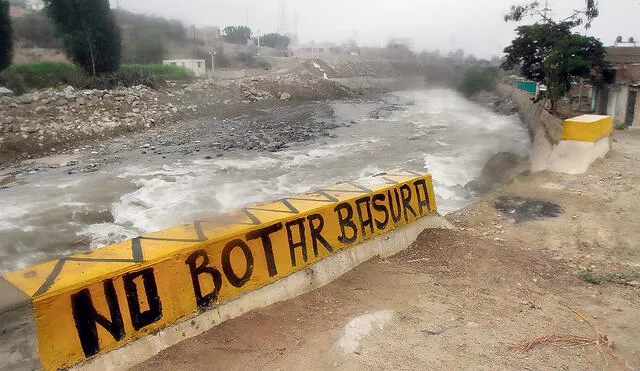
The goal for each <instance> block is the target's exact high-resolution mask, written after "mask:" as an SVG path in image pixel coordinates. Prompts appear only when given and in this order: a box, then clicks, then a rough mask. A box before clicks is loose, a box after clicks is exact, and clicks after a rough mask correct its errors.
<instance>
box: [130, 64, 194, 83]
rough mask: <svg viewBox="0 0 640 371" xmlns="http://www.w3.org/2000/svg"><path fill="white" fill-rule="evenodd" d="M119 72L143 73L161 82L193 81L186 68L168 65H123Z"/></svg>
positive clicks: (190, 73) (190, 72)
mask: <svg viewBox="0 0 640 371" xmlns="http://www.w3.org/2000/svg"><path fill="white" fill-rule="evenodd" d="M120 71H122V72H128V73H134V72H145V73H149V74H151V75H153V76H155V77H156V78H158V79H162V80H185V81H189V80H193V79H194V78H195V74H194V73H193V71H191V70H190V69H188V68H185V67H182V66H174V65H170V64H123V65H122V66H120Z"/></svg>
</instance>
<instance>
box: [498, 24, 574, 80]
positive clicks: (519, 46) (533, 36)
mask: <svg viewBox="0 0 640 371" xmlns="http://www.w3.org/2000/svg"><path fill="white" fill-rule="evenodd" d="M516 33H517V36H516V38H515V39H513V41H511V45H509V46H508V47H506V48H505V49H504V52H505V53H506V58H505V61H504V62H503V63H502V68H503V69H504V70H510V69H512V68H513V67H515V66H516V65H518V64H521V72H522V74H523V75H524V77H526V78H527V79H530V80H533V81H537V82H543V81H545V79H546V77H547V73H546V70H545V67H544V59H545V57H546V56H547V55H548V54H549V53H550V52H551V51H552V50H553V48H554V46H555V45H556V43H557V42H558V41H559V40H561V39H563V38H565V37H569V36H570V35H571V25H570V24H568V23H562V24H559V25H558V24H554V23H545V24H533V25H528V26H520V27H518V28H517V29H516Z"/></svg>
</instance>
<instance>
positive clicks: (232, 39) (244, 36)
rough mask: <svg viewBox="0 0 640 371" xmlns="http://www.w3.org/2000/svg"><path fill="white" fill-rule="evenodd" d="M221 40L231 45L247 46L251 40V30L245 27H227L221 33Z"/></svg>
mask: <svg viewBox="0 0 640 371" xmlns="http://www.w3.org/2000/svg"><path fill="white" fill-rule="evenodd" d="M222 38H223V39H224V41H226V42H228V43H231V44H238V45H247V42H249V39H250V38H251V29H250V28H249V27H247V26H228V27H225V29H224V30H223V31H222Z"/></svg>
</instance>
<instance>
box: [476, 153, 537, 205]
mask: <svg viewBox="0 0 640 371" xmlns="http://www.w3.org/2000/svg"><path fill="white" fill-rule="evenodd" d="M526 170H527V169H526V161H525V159H524V158H522V157H520V156H518V155H515V154H513V153H510V152H500V153H497V154H495V155H493V157H491V158H490V159H489V161H488V162H487V164H486V165H484V168H482V173H481V174H480V177H479V178H478V179H475V180H472V181H470V182H469V183H467V184H466V185H465V186H464V188H465V189H467V190H468V191H469V192H471V193H472V194H475V195H483V194H486V193H489V192H491V191H494V190H496V189H498V188H500V187H501V186H502V185H504V184H506V183H508V182H509V181H511V179H513V178H514V177H515V176H516V175H518V174H520V173H522V172H524V171H526Z"/></svg>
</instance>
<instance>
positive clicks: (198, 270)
mask: <svg viewBox="0 0 640 371" xmlns="http://www.w3.org/2000/svg"><path fill="white" fill-rule="evenodd" d="M198 258H202V263H200V265H198V264H197V262H198ZM185 264H188V265H189V272H190V273H191V282H192V284H193V293H194V295H195V297H196V305H197V306H198V308H200V309H201V310H202V309H206V308H207V307H209V306H210V305H212V304H214V303H215V302H216V300H218V294H219V293H220V288H222V275H221V274H220V271H219V270H217V269H216V268H215V267H210V266H209V256H208V255H207V252H206V251H204V250H198V251H196V252H194V253H192V254H191V255H189V257H188V258H187V260H186V261H185ZM203 274H208V275H209V276H210V277H211V279H212V280H213V291H212V292H210V293H208V294H206V295H203V294H202V289H201V286H200V276H201V275H203Z"/></svg>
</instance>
